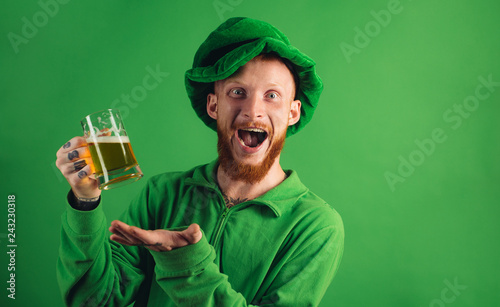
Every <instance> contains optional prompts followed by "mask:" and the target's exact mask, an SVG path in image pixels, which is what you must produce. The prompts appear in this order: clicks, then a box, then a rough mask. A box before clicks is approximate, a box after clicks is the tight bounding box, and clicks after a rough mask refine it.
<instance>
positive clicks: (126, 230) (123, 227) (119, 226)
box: [110, 220, 143, 245]
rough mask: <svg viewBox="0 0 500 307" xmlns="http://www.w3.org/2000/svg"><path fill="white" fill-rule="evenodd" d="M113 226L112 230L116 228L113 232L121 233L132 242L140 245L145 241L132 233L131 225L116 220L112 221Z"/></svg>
mask: <svg viewBox="0 0 500 307" xmlns="http://www.w3.org/2000/svg"><path fill="white" fill-rule="evenodd" d="M111 228H112V230H114V231H112V232H113V233H115V234H118V235H120V236H121V237H123V238H124V239H126V240H128V241H129V242H130V243H131V244H135V245H140V244H141V243H143V242H142V241H141V240H139V239H137V238H136V237H135V236H134V235H132V234H131V230H130V228H131V226H129V225H127V224H125V223H123V222H121V221H118V220H115V221H113V222H111ZM110 230H111V229H110Z"/></svg>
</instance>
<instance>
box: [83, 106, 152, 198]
mask: <svg viewBox="0 0 500 307" xmlns="http://www.w3.org/2000/svg"><path fill="white" fill-rule="evenodd" d="M81 124H82V128H83V133H84V137H85V140H86V141H87V146H88V148H89V151H90V155H91V157H92V162H93V163H94V171H95V173H94V176H95V178H96V179H97V180H98V181H99V189H101V190H109V189H112V188H117V187H120V186H123V185H125V184H128V183H131V182H134V181H137V180H139V179H141V178H142V177H143V176H144V175H143V173H142V171H141V169H140V168H139V164H138V163H137V160H136V158H135V155H134V152H133V151H132V146H131V145H130V140H129V137H128V136H127V133H126V131H125V127H124V125H123V121H122V117H121V115H120V111H119V110H116V109H108V110H103V111H99V112H95V113H92V114H90V115H87V116H86V117H85V118H84V119H82V121H81Z"/></svg>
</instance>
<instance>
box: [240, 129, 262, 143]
mask: <svg viewBox="0 0 500 307" xmlns="http://www.w3.org/2000/svg"><path fill="white" fill-rule="evenodd" d="M238 138H239V139H240V142H241V143H242V144H244V145H245V146H247V147H251V148H254V147H258V146H259V145H260V144H262V142H264V141H265V140H266V139H267V132H266V131H264V130H263V129H260V128H245V129H238Z"/></svg>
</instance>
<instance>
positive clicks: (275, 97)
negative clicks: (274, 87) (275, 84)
mask: <svg viewBox="0 0 500 307" xmlns="http://www.w3.org/2000/svg"><path fill="white" fill-rule="evenodd" d="M267 98H269V99H277V98H279V95H278V93H276V92H270V93H268V94H267Z"/></svg>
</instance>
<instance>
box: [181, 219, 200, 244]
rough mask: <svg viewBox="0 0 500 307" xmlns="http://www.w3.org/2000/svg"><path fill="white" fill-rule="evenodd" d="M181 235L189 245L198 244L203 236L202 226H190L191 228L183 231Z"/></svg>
mask: <svg viewBox="0 0 500 307" xmlns="http://www.w3.org/2000/svg"><path fill="white" fill-rule="evenodd" d="M181 234H182V236H183V237H184V239H186V241H188V242H189V244H195V243H198V242H199V241H200V240H201V237H202V236H203V235H202V233H201V230H200V225H198V224H191V225H189V227H188V228H187V229H186V230H184V231H182V232H181Z"/></svg>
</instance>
